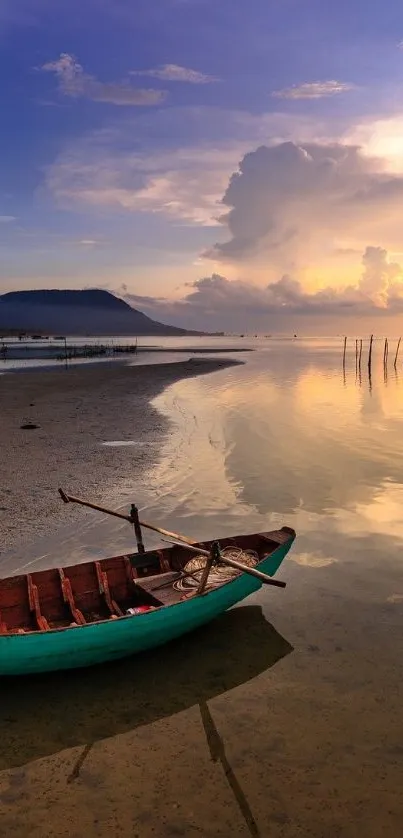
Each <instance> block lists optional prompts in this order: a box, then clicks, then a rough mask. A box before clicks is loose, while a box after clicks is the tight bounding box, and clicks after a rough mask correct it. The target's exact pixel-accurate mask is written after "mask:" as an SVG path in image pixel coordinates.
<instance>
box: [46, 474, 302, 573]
mask: <svg viewBox="0 0 403 838" xmlns="http://www.w3.org/2000/svg"><path fill="white" fill-rule="evenodd" d="M59 494H60V496H61V498H62V500H63V501H64V503H78V504H80V506H88V507H89V509H95V510H96V511H97V512H105V514H106V515H113V516H114V517H115V518H122V519H123V520H124V521H128V522H129V524H133V519H132V518H131V517H130V515H123V513H122V512H115V511H114V510H112V509H106V508H105V507H103V506H98V504H96V503H90V501H86V500H82V499H81V498H75V497H74V496H73V495H67V494H66V492H64V491H63V489H59ZM139 523H140V525H141V526H142V527H146V528H147V529H149V530H153V531H154V532H158V533H161V535H165V536H166V537H167V538H169V539H171V540H172V541H173V543H174V544H177V545H178V546H179V547H184V548H186V549H188V550H191V551H193V552H194V553H198V554H199V556H207V557H208V558H210V553H209V552H208V550H203V549H202V548H201V547H195V546H194V542H193V541H192V540H191V539H190V538H187V536H186V535H180V534H179V533H175V532H170V531H169V530H165V529H163V527H155V526H154V524H146V522H145V521H139ZM220 562H222V563H223V564H227V565H228V566H229V567H233V568H234V569H235V570H241V571H242V572H243V573H249V575H250V576H254V577H255V578H256V579H259V580H260V581H261V582H264V583H265V584H266V585H274V586H275V587H276V588H285V586H286V583H285V582H282V581H281V580H280V579H272V577H271V576H267V574H266V573H262V572H261V571H260V570H256V569H255V568H254V567H248V566H247V565H244V564H241V563H240V562H236V561H235V560H234V559H228V558H227V556H223V555H221V554H220Z"/></svg>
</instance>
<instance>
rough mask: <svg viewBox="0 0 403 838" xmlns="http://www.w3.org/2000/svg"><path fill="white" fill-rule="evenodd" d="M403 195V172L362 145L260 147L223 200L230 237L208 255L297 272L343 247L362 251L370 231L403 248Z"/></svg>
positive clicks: (235, 176)
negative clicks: (387, 165) (390, 167)
mask: <svg viewBox="0 0 403 838" xmlns="http://www.w3.org/2000/svg"><path fill="white" fill-rule="evenodd" d="M402 200H403V176H402V175H401V174H393V173H388V172H386V171H384V169H383V166H382V163H381V162H380V161H379V160H377V159H376V158H372V157H369V156H368V155H367V156H364V155H363V154H362V153H361V150H360V149H359V148H358V147H357V146H352V145H343V144H341V143H333V144H330V145H327V144H321V143H305V144H303V145H301V144H300V145H298V144H296V143H293V142H285V143H279V144H277V145H272V146H260V147H259V148H257V149H256V150H255V151H252V152H249V153H247V154H246V155H245V156H244V157H243V159H242V160H241V162H240V164H239V168H238V171H237V172H236V173H235V174H233V175H232V177H231V179H230V181H229V185H228V187H227V189H226V191H225V194H224V196H223V199H222V204H223V206H224V207H225V208H226V209H227V212H226V213H223V214H222V215H221V216H220V221H221V223H222V224H223V226H224V227H227V228H228V231H229V233H230V238H229V239H228V240H227V241H224V242H218V243H217V244H216V245H215V246H214V247H213V248H212V249H211V250H210V251H209V252H208V253H207V254H205V255H206V256H207V257H210V258H212V259H214V260H216V261H217V260H219V261H222V262H230V261H233V262H242V261H246V260H247V261H248V262H250V261H252V260H255V261H259V260H260V262H262V263H266V264H268V263H270V264H271V265H274V266H277V268H278V269H279V270H281V271H287V272H289V271H290V270H292V271H295V270H296V269H298V270H300V269H303V267H304V266H306V264H309V265H310V266H313V265H315V264H318V263H321V260H323V258H324V257H325V256H326V255H329V253H331V254H333V253H334V252H335V251H336V249H337V248H340V247H343V248H344V249H348V248H352V247H353V248H355V249H357V248H359V249H360V250H361V251H362V250H363V249H364V248H365V246H366V242H367V241H368V238H369V237H371V238H372V237H374V238H375V237H376V238H377V239H378V241H382V243H384V244H385V245H386V246H387V248H388V249H392V250H400V247H401V206H402Z"/></svg>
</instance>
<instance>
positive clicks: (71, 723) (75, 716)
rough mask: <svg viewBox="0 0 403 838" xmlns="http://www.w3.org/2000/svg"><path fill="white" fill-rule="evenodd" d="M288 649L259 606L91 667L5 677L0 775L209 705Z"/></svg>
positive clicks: (239, 609)
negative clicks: (160, 648)
mask: <svg viewBox="0 0 403 838" xmlns="http://www.w3.org/2000/svg"><path fill="white" fill-rule="evenodd" d="M291 651H292V646H290V644H289V643H287V641H286V640H285V639H284V638H283V637H281V635H279V634H278V633H277V632H276V630H275V629H274V628H273V626H272V625H270V623H268V622H267V621H266V619H265V617H264V615H263V613H262V610H261V608H260V607H259V606H243V607H237V608H234V609H232V610H231V611H228V612H227V613H225V614H223V615H222V616H220V617H219V618H217V619H216V620H215V621H214V622H213V623H210V624H209V625H208V626H206V627H204V628H202V629H199V630H198V631H197V632H193V634H191V635H187V636H184V637H182V638H180V639H179V640H177V641H175V643H171V644H169V645H167V646H165V647H164V649H163V651H162V652H161V651H158V650H154V651H152V652H148V653H147V654H142V655H136V657H131V658H126V659H125V660H122V661H117V662H115V663H112V664H109V665H108V667H105V666H99V667H93V668H91V669H83V670H73V671H71V672H69V673H68V674H66V673H52V674H50V675H37V676H35V677H31V678H29V679H28V680H26V681H24V683H23V682H22V681H21V679H19V678H17V679H4V680H3V682H2V699H1V715H0V737H1V749H0V771H2V770H5V769H6V768H16V767H18V766H22V765H25V764H26V763H28V762H31V761H32V760H36V759H41V758H42V757H46V756H50V755H52V754H55V753H58V752H60V751H63V750H65V749H68V748H74V747H77V746H84V745H87V746H89V745H91V744H92V743H94V742H97V741H99V740H102V739H108V738H110V737H114V736H117V735H118V734H122V733H127V732H129V731H131V730H134V729H135V728H137V727H141V726H143V725H147V724H152V723H153V722H156V721H158V720H159V719H163V718H166V717H169V716H172V715H174V714H175V713H179V712H181V711H183V710H186V709H189V708H190V707H193V706H194V705H197V704H202V703H206V702H207V701H209V700H210V699H212V698H214V697H216V696H219V695H221V694H223V693H225V692H228V691H229V690H232V689H234V688H235V687H238V686H240V685H241V684H243V683H245V682H247V681H249V680H251V679H253V678H255V677H256V676H257V675H260V674H261V673H263V672H265V671H266V670H267V669H269V668H270V667H271V666H273V665H274V664H275V663H276V662H277V661H278V660H280V659H281V658H282V657H284V656H285V655H287V654H289V653H290V652H291Z"/></svg>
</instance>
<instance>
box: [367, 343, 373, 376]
mask: <svg viewBox="0 0 403 838" xmlns="http://www.w3.org/2000/svg"><path fill="white" fill-rule="evenodd" d="M373 340H374V336H373V335H371V339H370V342H369V352H368V370H369V372H371V367H372V343H373Z"/></svg>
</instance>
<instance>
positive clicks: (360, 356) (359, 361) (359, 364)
mask: <svg viewBox="0 0 403 838" xmlns="http://www.w3.org/2000/svg"><path fill="white" fill-rule="evenodd" d="M361 358H362V338H361V340H360V354H359V356H358V367H359V369H361Z"/></svg>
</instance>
